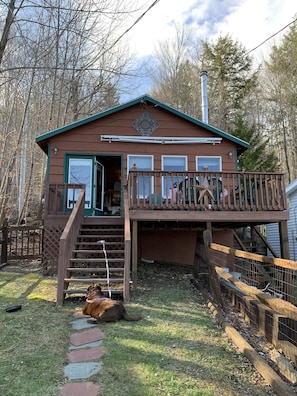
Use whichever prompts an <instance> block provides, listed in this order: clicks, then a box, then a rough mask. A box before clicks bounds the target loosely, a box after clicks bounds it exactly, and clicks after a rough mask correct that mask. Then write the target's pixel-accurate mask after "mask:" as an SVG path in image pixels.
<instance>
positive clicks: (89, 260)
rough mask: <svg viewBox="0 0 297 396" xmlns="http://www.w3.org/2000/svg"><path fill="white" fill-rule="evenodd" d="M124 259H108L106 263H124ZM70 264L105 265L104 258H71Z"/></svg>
mask: <svg viewBox="0 0 297 396" xmlns="http://www.w3.org/2000/svg"><path fill="white" fill-rule="evenodd" d="M124 261H125V259H124V258H109V259H108V262H109V263H118V262H122V263H123V262H124ZM70 262H71V263H80V262H84V263H105V258H99V257H96V258H89V257H86V258H71V259H70Z"/></svg>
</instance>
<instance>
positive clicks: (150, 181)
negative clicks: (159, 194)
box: [128, 155, 154, 198]
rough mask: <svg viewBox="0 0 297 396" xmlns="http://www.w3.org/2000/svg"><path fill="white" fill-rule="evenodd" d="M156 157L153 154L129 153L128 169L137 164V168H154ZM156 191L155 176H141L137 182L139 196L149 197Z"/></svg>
mask: <svg viewBox="0 0 297 396" xmlns="http://www.w3.org/2000/svg"><path fill="white" fill-rule="evenodd" d="M153 163H154V159H153V156H151V155H128V170H131V169H132V168H133V166H136V168H137V170H153ZM153 192H154V178H153V177H148V176H140V177H139V178H138V184H137V196H138V197H139V198H147V197H148V196H149V195H150V194H152V193H153Z"/></svg>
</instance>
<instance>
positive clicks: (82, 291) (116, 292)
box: [64, 289, 123, 295]
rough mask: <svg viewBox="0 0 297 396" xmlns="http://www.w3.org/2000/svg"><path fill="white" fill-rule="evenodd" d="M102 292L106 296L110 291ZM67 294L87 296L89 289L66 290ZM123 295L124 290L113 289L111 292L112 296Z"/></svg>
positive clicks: (103, 290)
mask: <svg viewBox="0 0 297 396" xmlns="http://www.w3.org/2000/svg"><path fill="white" fill-rule="evenodd" d="M102 292H103V293H105V294H106V295H107V294H108V290H107V289H102ZM64 293H65V294H83V295H86V294H87V289H66V290H64ZM113 294H114V295H122V294H123V290H120V289H113V290H111V295H113Z"/></svg>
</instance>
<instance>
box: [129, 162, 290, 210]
mask: <svg viewBox="0 0 297 396" xmlns="http://www.w3.org/2000/svg"><path fill="white" fill-rule="evenodd" d="M128 191H129V196H130V209H167V210H170V209H181V210H235V211H236V210H237V211H250V210H259V211H283V210H285V209H286V208H287V202H286V194H285V185H284V175H283V174H282V173H259V172H257V173H250V172H249V173H248V172H209V171H200V172H173V171H141V170H131V171H130V173H129V178H128Z"/></svg>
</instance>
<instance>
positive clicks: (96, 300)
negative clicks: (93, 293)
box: [86, 297, 107, 303]
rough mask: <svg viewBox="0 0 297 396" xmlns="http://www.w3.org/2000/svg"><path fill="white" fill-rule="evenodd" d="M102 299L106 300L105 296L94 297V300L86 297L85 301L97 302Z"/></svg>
mask: <svg viewBox="0 0 297 396" xmlns="http://www.w3.org/2000/svg"><path fill="white" fill-rule="evenodd" d="M103 300H107V297H99V298H94V300H89V299H88V298H87V300H86V301H87V302H88V303H95V302H99V301H103Z"/></svg>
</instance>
